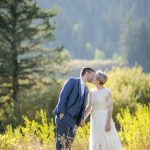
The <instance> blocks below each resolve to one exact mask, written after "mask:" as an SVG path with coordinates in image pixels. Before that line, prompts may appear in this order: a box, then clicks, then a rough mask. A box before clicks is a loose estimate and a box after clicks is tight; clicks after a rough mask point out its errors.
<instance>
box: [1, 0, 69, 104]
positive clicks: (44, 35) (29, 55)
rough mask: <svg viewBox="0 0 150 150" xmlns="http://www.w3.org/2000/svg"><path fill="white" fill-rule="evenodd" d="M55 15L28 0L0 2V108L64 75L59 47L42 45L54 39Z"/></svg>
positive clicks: (64, 63) (54, 12)
mask: <svg viewBox="0 0 150 150" xmlns="http://www.w3.org/2000/svg"><path fill="white" fill-rule="evenodd" d="M55 15H56V11H55V10H42V9H41V8H40V7H38V6H37V4H36V3H34V2H33V1H31V0H11V1H9V0H3V1H0V86H1V90H0V105H2V104H4V103H5V102H6V101H7V102H9V103H11V104H12V103H13V104H14V103H17V101H18V99H17V95H18V92H19V91H23V90H24V89H29V90H30V89H31V88H32V87H33V86H34V85H35V84H37V83H38V82H39V81H41V80H42V79H43V78H49V79H52V78H53V79H55V77H56V74H55V73H57V74H59V73H61V72H62V73H66V70H65V68H66V67H65V66H66V60H67V59H68V56H67V55H66V54H64V52H63V47H57V48H53V49H52V48H51V49H49V48H43V46H42V45H45V43H49V42H52V41H53V40H54V39H55V38H54V35H53V31H54V29H55V23H54V21H53V20H52V19H53V17H54V16H55ZM45 47H46V46H45Z"/></svg>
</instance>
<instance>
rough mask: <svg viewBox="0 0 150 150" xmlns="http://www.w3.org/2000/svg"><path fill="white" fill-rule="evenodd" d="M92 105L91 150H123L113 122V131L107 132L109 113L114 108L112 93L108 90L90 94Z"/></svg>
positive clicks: (95, 91) (94, 91)
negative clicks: (106, 125)
mask: <svg viewBox="0 0 150 150" xmlns="http://www.w3.org/2000/svg"><path fill="white" fill-rule="evenodd" d="M90 102H91V104H92V112H91V120H90V122H91V125H90V150H122V145H121V142H120V139H119V137H118V134H117V130H116V128H115V124H114V122H113V120H111V130H110V131H109V132H105V124H106V120H107V113H108V111H111V110H112V109H113V108H112V96H111V91H110V90H109V89H108V88H103V89H101V90H97V89H95V90H92V91H91V92H90Z"/></svg>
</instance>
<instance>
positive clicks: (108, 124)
mask: <svg viewBox="0 0 150 150" xmlns="http://www.w3.org/2000/svg"><path fill="white" fill-rule="evenodd" d="M110 130H111V126H110V123H106V125H105V131H106V132H109V131H110Z"/></svg>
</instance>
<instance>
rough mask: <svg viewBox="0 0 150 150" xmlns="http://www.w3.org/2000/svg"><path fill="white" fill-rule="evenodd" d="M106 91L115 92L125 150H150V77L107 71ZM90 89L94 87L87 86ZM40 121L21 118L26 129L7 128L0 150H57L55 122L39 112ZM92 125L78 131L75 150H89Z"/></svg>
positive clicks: (137, 70) (134, 71) (135, 70)
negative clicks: (108, 89) (107, 88)
mask: <svg viewBox="0 0 150 150" xmlns="http://www.w3.org/2000/svg"><path fill="white" fill-rule="evenodd" d="M108 74H109V81H108V83H107V85H106V86H107V87H109V88H110V89H112V94H113V99H114V100H113V101H114V111H113V120H114V122H115V124H116V127H117V130H118V134H119V137H120V139H121V142H122V145H123V149H124V150H149V149H150V119H149V118H150V103H149V102H150V101H149V100H150V93H149V91H150V82H149V81H150V75H149V74H146V73H144V72H143V71H142V68H141V67H137V68H132V69H131V68H114V69H112V70H111V71H108ZM88 86H89V88H91V87H93V85H88ZM39 114H40V120H39V121H37V120H35V119H30V118H29V117H28V116H22V117H23V120H24V124H23V125H19V126H17V127H16V128H13V127H12V125H11V124H9V125H7V129H6V131H5V132H4V133H1V134H0V150H33V149H34V150H54V149H55V124H54V118H51V119H48V118H49V116H48V115H47V114H46V112H45V111H44V110H42V109H41V110H40V111H39ZM89 132H90V122H89V119H88V120H87V122H86V126H85V127H84V128H78V131H77V136H76V140H75V142H74V145H73V148H72V149H73V150H88V148H89Z"/></svg>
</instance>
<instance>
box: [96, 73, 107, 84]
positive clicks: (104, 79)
mask: <svg viewBox="0 0 150 150" xmlns="http://www.w3.org/2000/svg"><path fill="white" fill-rule="evenodd" d="M96 80H98V81H99V84H101V85H104V84H105V83H106V82H107V80H108V76H107V74H106V73H105V72H103V71H102V70H98V71H96Z"/></svg>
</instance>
